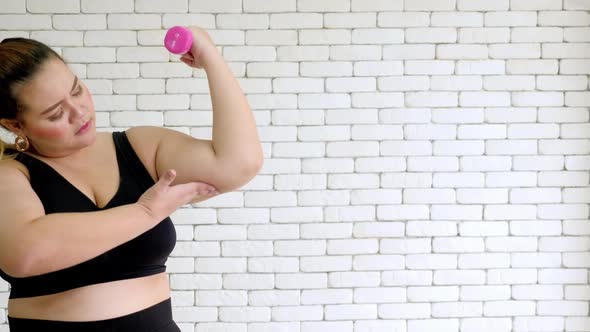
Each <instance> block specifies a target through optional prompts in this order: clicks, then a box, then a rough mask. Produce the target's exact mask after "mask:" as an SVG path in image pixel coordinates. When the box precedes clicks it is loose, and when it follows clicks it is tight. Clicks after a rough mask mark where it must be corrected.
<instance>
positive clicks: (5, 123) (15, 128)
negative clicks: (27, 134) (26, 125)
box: [0, 119, 22, 135]
mask: <svg viewBox="0 0 590 332" xmlns="http://www.w3.org/2000/svg"><path fill="white" fill-rule="evenodd" d="M0 125H2V127H4V128H6V129H8V130H10V131H11V132H12V133H13V134H15V135H18V134H20V133H21V131H22V125H21V123H20V121H18V120H17V119H0Z"/></svg>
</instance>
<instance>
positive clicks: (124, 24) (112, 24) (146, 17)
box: [107, 14, 162, 30]
mask: <svg viewBox="0 0 590 332" xmlns="http://www.w3.org/2000/svg"><path fill="white" fill-rule="evenodd" d="M107 26H108V28H109V29H110V30H147V29H160V28H161V27H162V17H161V16H160V15H158V14H109V15H108V17H107Z"/></svg>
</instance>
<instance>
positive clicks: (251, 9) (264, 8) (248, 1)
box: [238, 0, 297, 13]
mask: <svg viewBox="0 0 590 332" xmlns="http://www.w3.org/2000/svg"><path fill="white" fill-rule="evenodd" d="M238 2H239V0H238ZM243 2H244V4H243V6H244V12H247V13H277V12H279V13H280V12H294V11H297V3H296V0H275V1H265V0H243Z"/></svg>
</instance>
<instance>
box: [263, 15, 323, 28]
mask: <svg viewBox="0 0 590 332" xmlns="http://www.w3.org/2000/svg"><path fill="white" fill-rule="evenodd" d="M322 27H323V15H322V14H319V13H277V14H271V15H270V28H271V29H320V28H322ZM301 32H303V31H301Z"/></svg>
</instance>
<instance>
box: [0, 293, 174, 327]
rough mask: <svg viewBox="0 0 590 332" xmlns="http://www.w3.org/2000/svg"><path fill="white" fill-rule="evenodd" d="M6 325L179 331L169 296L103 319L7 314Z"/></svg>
mask: <svg viewBox="0 0 590 332" xmlns="http://www.w3.org/2000/svg"><path fill="white" fill-rule="evenodd" d="M8 326H9V328H10V332H33V331H43V332H180V329H179V328H178V326H177V325H176V323H174V320H172V305H171V299H170V298H169V299H167V300H165V301H162V302H160V303H158V304H156V305H153V306H151V307H149V308H146V309H143V310H141V311H138V312H135V313H132V314H129V315H126V316H122V317H117V318H111V319H106V320H98V321H91V322H62V321H55V320H40V319H27V318H13V317H10V316H8Z"/></svg>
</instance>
